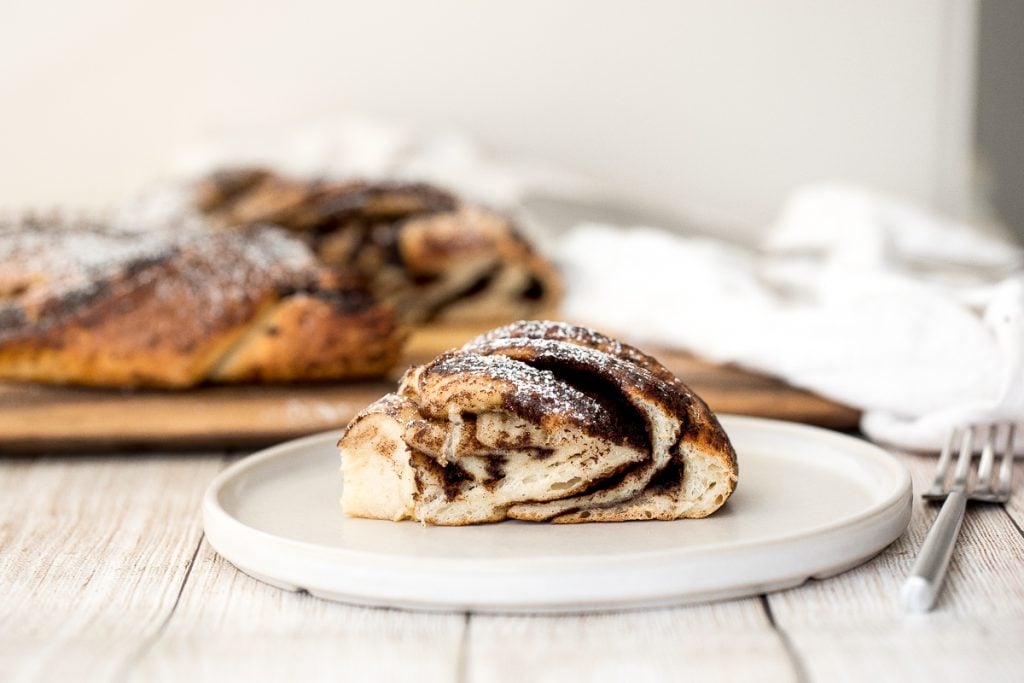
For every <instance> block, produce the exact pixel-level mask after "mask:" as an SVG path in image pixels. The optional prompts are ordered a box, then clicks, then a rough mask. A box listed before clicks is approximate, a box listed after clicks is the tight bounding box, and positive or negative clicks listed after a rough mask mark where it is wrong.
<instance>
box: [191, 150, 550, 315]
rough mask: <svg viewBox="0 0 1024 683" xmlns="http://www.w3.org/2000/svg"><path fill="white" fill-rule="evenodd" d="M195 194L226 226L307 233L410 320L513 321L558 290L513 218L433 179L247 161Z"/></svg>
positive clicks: (327, 258) (322, 253) (543, 306)
mask: <svg viewBox="0 0 1024 683" xmlns="http://www.w3.org/2000/svg"><path fill="white" fill-rule="evenodd" d="M194 201H195V206H196V208H197V209H199V210H200V211H201V212H203V213H204V214H205V215H206V216H207V217H208V218H210V219H211V220H212V221H213V222H215V223H216V224H218V225H221V226H223V227H237V226H245V225H249V224H252V223H258V222H267V223H272V224H275V225H278V226H281V227H284V228H286V229H288V230H291V231H293V232H295V233H297V234H300V235H302V236H303V237H304V239H306V241H307V242H308V243H309V244H310V246H311V247H312V248H313V249H314V251H315V252H316V254H317V256H318V258H319V259H320V260H321V261H322V262H324V263H326V264H330V265H335V266H343V267H346V268H351V269H354V270H355V271H356V272H359V273H361V274H362V275H363V276H364V277H365V278H366V280H367V282H368V283H369V285H370V287H371V289H372V290H373V291H374V293H375V294H377V295H378V296H380V297H382V298H384V299H385V300H388V301H391V302H392V303H394V305H395V306H396V309H397V310H398V312H399V314H400V315H401V316H402V317H403V319H405V320H408V321H410V322H422V321H426V320H437V319H440V320H452V321H458V320H462V321H465V320H473V321H481V320H483V321H492V320H493V321H500V320H510V319H514V318H516V317H522V316H526V315H538V314H540V313H544V312H547V311H550V310H552V309H553V307H554V306H555V305H556V304H557V301H558V299H559V298H560V296H561V288H560V283H559V278H558V275H557V273H556V271H555V268H554V267H553V266H552V265H551V264H550V263H549V262H548V261H547V260H546V259H544V258H543V257H541V256H540V255H539V254H538V253H537V252H536V250H534V249H533V247H532V246H531V245H530V244H529V243H528V242H527V241H526V240H525V239H524V238H523V236H522V235H521V234H520V232H519V230H518V229H517V227H516V226H515V225H514V224H513V223H512V221H510V220H509V219H508V218H507V217H505V216H502V215H501V214H498V213H496V212H494V211H490V210H487V209H484V208H482V207H479V206H473V205H470V204H467V203H465V202H460V201H459V200H458V199H456V198H455V197H454V196H452V195H451V194H449V193H447V192H445V191H443V190H440V189H438V188H435V187H432V186H429V185H424V184H418V183H399V182H377V183H370V182H365V181H343V182H341V181H323V180H309V181H302V180H294V179H288V178H284V177H282V176H280V175H277V174H274V173H272V172H270V171H268V170H265V169H246V168H241V169H229V170H224V171H220V172H217V173H214V174H211V175H210V176H208V177H207V178H205V179H203V180H202V181H200V182H199V183H198V185H197V189H196V193H195V200H194Z"/></svg>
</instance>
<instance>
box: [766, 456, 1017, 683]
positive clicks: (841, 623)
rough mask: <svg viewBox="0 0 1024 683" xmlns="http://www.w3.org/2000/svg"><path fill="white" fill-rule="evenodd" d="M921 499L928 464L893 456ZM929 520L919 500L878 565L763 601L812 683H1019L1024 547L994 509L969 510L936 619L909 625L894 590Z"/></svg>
mask: <svg viewBox="0 0 1024 683" xmlns="http://www.w3.org/2000/svg"><path fill="white" fill-rule="evenodd" d="M901 458H902V459H903V461H904V462H905V463H906V464H907V465H908V467H910V469H911V473H912V475H913V477H914V487H915V491H921V490H924V488H925V487H926V486H927V485H928V484H929V483H930V480H931V477H932V475H933V473H934V467H935V458H934V457H929V456H911V455H904V456H901ZM935 514H936V508H934V507H929V506H926V505H925V504H924V503H923V502H922V501H921V500H920V499H919V498H918V499H916V500H915V503H914V514H913V519H912V521H911V525H910V528H909V530H908V533H907V534H905V535H904V536H903V537H902V538H901V539H899V540H898V541H897V542H896V543H895V544H893V545H892V546H891V547H890V548H888V549H887V550H886V551H885V552H883V553H882V555H881V556H879V557H878V558H877V559H875V560H874V561H872V562H869V563H868V564H866V565H864V566H862V567H859V568H857V569H855V570H853V571H851V572H847V573H846V574H843V575H840V576H838V577H834V578H832V579H829V580H825V581H812V582H810V583H808V584H806V585H804V586H802V587H800V588H796V589H793V590H790V591H785V592H782V593H778V594H775V595H772V596H769V598H768V603H769V605H770V609H771V611H772V614H773V616H774V618H775V621H776V622H777V624H778V626H779V627H780V628H781V629H783V630H784V632H785V633H786V634H787V635H788V637H789V639H790V641H791V642H792V644H793V647H794V649H795V651H796V653H797V656H798V657H799V659H800V661H801V662H802V665H803V667H804V668H805V669H806V671H807V673H808V674H809V675H810V677H811V678H812V680H823V681H843V680H900V681H903V680H920V679H925V678H927V679H930V680H967V679H975V680H986V681H1000V680H1020V678H1019V677H1020V676H1021V672H1024V570H1022V567H1024V539H1022V538H1021V535H1020V534H1019V532H1018V531H1017V529H1016V528H1015V527H1014V525H1013V523H1012V521H1011V520H1010V518H1009V517H1008V516H1007V514H1006V512H1005V511H1004V510H1003V509H1002V508H1000V507H985V506H980V507H971V508H970V509H969V510H968V515H967V518H966V520H965V522H964V526H963V529H962V531H961V536H960V540H959V543H958V545H957V549H956V552H955V554H954V556H953V560H952V562H951V565H950V571H949V575H948V576H947V579H946V585H945V588H944V591H943V593H942V595H941V596H940V598H939V601H938V604H937V607H936V609H935V611H933V612H931V613H929V614H927V615H908V614H906V613H904V611H903V609H902V607H901V605H900V602H899V590H900V586H901V585H902V583H903V580H904V578H905V577H906V575H907V573H908V572H909V571H910V568H911V566H912V564H913V562H914V558H915V557H916V554H917V551H918V549H919V548H920V545H921V542H922V540H923V539H924V536H925V534H926V533H927V530H928V527H929V526H930V524H931V522H932V520H933V519H934V517H935Z"/></svg>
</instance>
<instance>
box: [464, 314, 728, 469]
mask: <svg viewBox="0 0 1024 683" xmlns="http://www.w3.org/2000/svg"><path fill="white" fill-rule="evenodd" d="M512 339H523V340H552V341H559V342H566V343H569V344H574V345H577V346H582V347H586V348H590V349H596V350H597V351H601V352H602V353H605V354H609V355H611V356H614V357H615V358H619V359H621V360H623V361H625V362H627V363H630V364H633V365H634V366H636V367H639V368H642V369H643V370H645V371H647V372H648V373H650V374H651V375H653V376H654V377H656V378H657V379H659V380H661V381H662V382H666V383H667V384H669V385H670V386H671V387H672V388H673V389H674V392H672V393H675V395H676V397H677V398H676V399H675V400H677V401H680V402H682V403H683V404H685V410H686V413H687V418H688V419H686V420H684V421H683V434H684V438H686V439H687V440H689V441H693V442H695V443H696V444H697V445H699V446H700V447H701V448H703V449H705V450H706V451H707V452H709V453H716V454H719V457H720V458H721V459H722V461H723V465H724V466H725V467H727V469H729V470H731V471H732V470H736V468H737V461H736V453H735V451H734V450H733V448H732V445H731V444H730V443H729V442H728V439H727V438H726V437H725V430H723V429H722V425H721V424H720V423H719V421H718V418H717V417H716V416H715V414H714V413H713V412H712V411H711V409H710V408H708V406H707V404H706V403H705V402H704V400H703V399H701V398H700V397H699V396H698V395H697V394H695V393H694V392H693V390H692V389H690V387H688V386H687V385H686V384H685V383H684V382H683V381H682V380H681V379H679V378H678V377H677V376H676V375H675V373H673V372H672V371H671V370H669V369H668V368H666V367H665V366H664V365H662V364H661V362H659V361H658V360H657V359H655V358H654V357H653V356H650V355H648V354H646V353H644V352H643V351H641V350H640V349H638V348H636V347H634V346H631V345H630V344H626V343H625V342H621V341H619V340H617V339H614V338H612V337H609V336H607V335H605V334H602V333H600V332H597V331H595V330H592V329H589V328H587V327H582V326H579V325H571V324H569V323H565V322H560V321H551V320H519V321H517V322H514V323H510V324H508V325H503V326H502V327H498V328H496V329H494V330H491V331H489V332H486V333H484V334H482V335H480V336H479V337H477V338H476V339H473V340H471V341H470V342H468V343H467V344H466V345H465V346H464V347H463V348H464V349H466V350H472V351H479V350H480V349H481V348H482V347H486V346H488V345H495V344H497V345H499V346H500V345H503V344H505V345H507V343H504V342H502V341H501V340H512ZM521 346H522V347H523V348H529V346H530V344H528V343H522V344H521ZM677 407H678V404H677Z"/></svg>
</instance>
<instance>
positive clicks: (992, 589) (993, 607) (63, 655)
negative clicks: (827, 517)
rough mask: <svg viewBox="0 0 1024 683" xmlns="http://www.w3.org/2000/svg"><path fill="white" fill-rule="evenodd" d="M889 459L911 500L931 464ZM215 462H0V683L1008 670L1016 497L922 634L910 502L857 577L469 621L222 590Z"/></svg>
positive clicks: (969, 556) (995, 518)
mask: <svg viewBox="0 0 1024 683" xmlns="http://www.w3.org/2000/svg"><path fill="white" fill-rule="evenodd" d="M899 457H900V458H901V459H902V460H903V461H904V462H906V463H907V464H908V466H909V467H910V468H911V470H912V473H913V475H914V480H915V486H916V487H917V488H918V489H920V488H921V486H922V485H923V484H924V483H925V482H926V481H927V480H928V479H929V478H930V476H931V473H932V468H933V467H934V458H933V457H928V456H920V455H900V456H899ZM224 462H225V460H224V459H223V458H221V457H219V456H218V455H216V454H214V455H206V456H202V455H196V456H188V457H185V456H177V457H168V456H158V455H150V456H147V457H125V456H118V457H107V458H94V457H75V458H59V459H55V458H32V459H6V460H0V585H2V586H3V587H4V588H5V590H3V591H0V680H3V681H30V680H47V681H48V680H74V681H93V680H97V681H100V680H102V681H105V680H112V679H113V680H129V681H150V680H158V681H159V680H171V681H179V680H190V681H230V680H246V681H276V680H305V681H319V680H338V679H339V678H342V679H345V680H396V681H405V680H409V681H449V680H466V681H483V682H491V681H497V682H500V681H513V680H515V681H519V680H541V681H572V680H586V681H595V680H596V681H603V680H624V679H626V680H681V679H684V678H685V679H696V680H729V679H732V680H757V681H793V680H810V681H823V682H831V681H843V680H853V681H861V680H878V681H900V682H903V681H913V680H938V681H943V680H950V681H954V680H978V681H986V682H988V681H996V682H998V681H1016V680H1020V672H1021V671H1024V648H1022V647H1021V646H1022V645H1024V571H1022V570H1021V567H1024V535H1022V534H1021V532H1020V530H1019V528H1018V526H1017V524H1016V523H1015V520H1014V517H1017V518H1019V515H1020V503H1021V496H1020V494H1021V491H1020V489H1019V488H1018V490H1017V493H1016V494H1015V496H1014V501H1013V504H1012V505H1011V508H1010V510H1009V513H1010V514H1008V513H1007V511H1005V510H1003V509H1002V508H999V507H989V508H971V509H970V510H969V511H968V517H967V519H966V522H965V524H964V529H963V536H962V539H961V543H960V545H959V546H958V547H957V550H956V552H955V555H954V558H953V563H952V567H951V573H950V577H949V581H948V584H947V586H946V591H945V592H944V594H943V596H942V597H941V598H940V601H939V604H938V608H937V610H936V611H935V612H933V613H931V614H929V615H914V616H909V615H905V614H904V613H903V611H902V609H901V608H900V605H899V602H898V598H897V595H898V591H899V586H900V585H901V583H902V581H903V578H904V577H905V575H906V572H907V571H908V570H909V567H910V565H911V564H912V562H913V559H914V555H915V554H916V551H917V548H918V547H919V545H920V542H921V540H922V538H923V536H924V533H925V531H926V529H927V527H928V525H929V524H930V523H931V520H932V518H933V517H934V515H935V509H934V508H927V507H925V506H923V505H922V504H921V503H920V502H919V501H918V502H916V503H915V510H914V515H913V519H912V522H911V526H910V529H909V531H908V533H907V534H906V535H905V536H904V537H902V538H901V539H899V540H898V541H897V542H896V543H895V544H893V545H892V546H890V547H889V548H888V549H887V550H885V551H884V552H883V553H882V554H881V555H880V556H879V557H878V558H876V559H875V560H873V561H871V562H869V563H867V564H865V565H864V566H862V567H859V568H857V569H854V570H852V571H850V572H847V573H845V574H842V575H840V576H837V577H834V578H831V579H828V580H822V581H811V582H808V583H807V584H805V585H804V586H801V587H799V588H795V589H791V590H788V591H783V592H779V593H775V594H771V595H769V596H767V598H766V599H764V600H759V599H757V598H754V599H745V600H734V601H728V602H722V603H715V604H711V605H695V606H688V607H680V608H672V609H656V610H643V611H634V612H621V613H606V614H595V615H554V616H547V615H545V616H492V615H472V616H467V615H464V614H442V613H433V614H430V613H428V614H424V613H412V612H403V611H400V610H386V609H371V608H362V607H352V606H347V605H340V604H335V603H330V602H326V601H322V600H319V599H317V598H313V597H311V596H309V595H306V594H303V593H290V592H286V591H281V590H278V589H276V588H273V587H271V586H268V585H265V584H262V583H260V582H258V581H256V580H254V579H251V578H249V577H248V576H246V575H244V574H242V573H240V572H238V571H236V570H235V569H234V568H233V567H231V566H230V565H229V564H227V563H226V562H225V561H223V560H222V559H220V558H219V557H218V556H217V555H216V554H215V553H214V552H213V551H212V549H211V548H210V547H209V545H208V544H207V543H205V542H201V531H200V516H199V502H200V498H201V495H202V492H203V490H204V489H205V487H206V485H207V484H208V482H209V481H210V479H212V477H213V476H214V475H215V474H216V473H217V472H218V471H219V470H220V469H221V468H222V466H223V463H224ZM1017 475H1018V476H1017V479H1018V486H1024V474H1022V473H1021V472H1020V471H1018V473H1017ZM193 557H194V558H195V560H194V562H193V561H192V560H193ZM765 607H767V608H768V609H767V611H766V610H765V609H764V608H765Z"/></svg>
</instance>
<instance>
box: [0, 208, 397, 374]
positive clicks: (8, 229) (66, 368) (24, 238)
mask: <svg viewBox="0 0 1024 683" xmlns="http://www.w3.org/2000/svg"><path fill="white" fill-rule="evenodd" d="M403 337H404V333H403V332H402V330H401V329H400V327H399V326H398V325H397V324H396V322H395V319H394V315H393V312H392V310H391V309H390V307H388V306H384V305H381V304H379V303H377V302H376V301H375V300H374V299H373V297H372V296H370V295H369V294H368V293H367V292H366V291H365V290H363V289H362V288H360V287H359V286H354V285H353V284H352V283H351V282H349V281H347V280H346V278H345V277H344V276H341V275H339V274H336V273H332V272H330V271H327V270H324V269H322V268H321V267H320V266H319V265H318V264H317V262H316V259H315V258H314V256H313V255H312V254H311V253H310V251H309V249H308V248H307V247H306V246H305V245H304V244H303V243H302V242H300V241H298V240H296V239H294V238H292V237H290V236H288V235H287V234H286V233H284V232H282V231H281V230H279V229H276V228H260V227H253V228H250V229H248V230H246V231H245V232H244V233H243V232H237V233H235V232H220V231H210V230H209V229H208V228H207V227H205V226H203V225H177V226H174V227H166V228H164V229H146V230H128V229H125V228H116V227H112V226H110V225H101V224H97V223H90V222H83V221H67V220H62V219H59V218H50V219H45V220H40V219H32V218H27V219H24V220H20V221H17V222H12V223H7V224H0V378H2V379H14V380H30V381H39V382H51V383H73V384H84V385H93V386H111V387H140V386H152V387H166V388H181V387H188V386H192V385H195V384H199V383H202V382H241V381H294V380H309V379H328V378H330V379H342V378H355V377H366V376H371V375H379V374H383V373H384V372H386V371H387V370H388V369H390V368H391V367H392V366H393V365H394V363H395V362H396V360H397V357H398V354H399V351H400V349H401V344H402V341H403Z"/></svg>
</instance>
